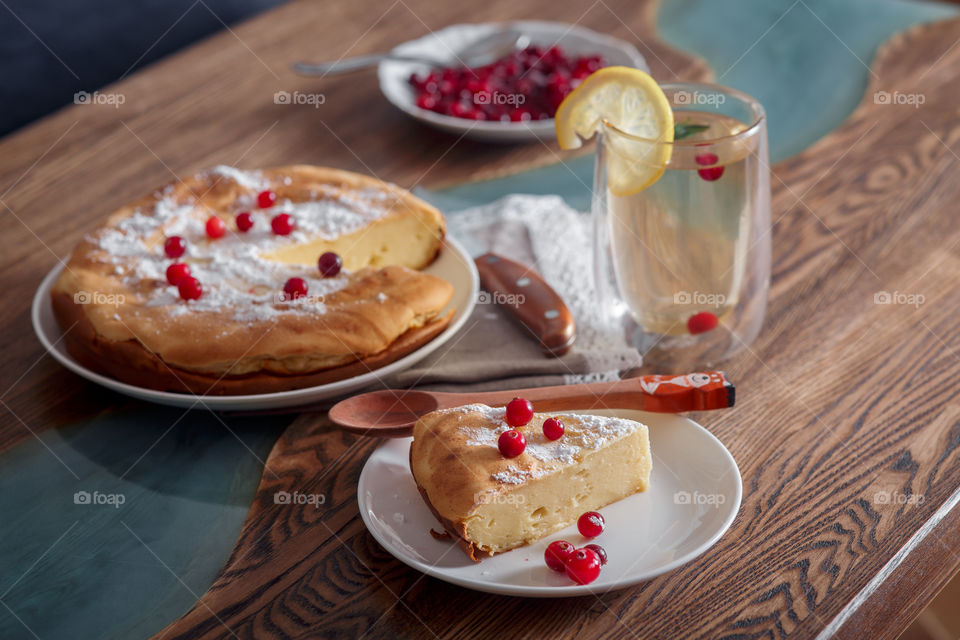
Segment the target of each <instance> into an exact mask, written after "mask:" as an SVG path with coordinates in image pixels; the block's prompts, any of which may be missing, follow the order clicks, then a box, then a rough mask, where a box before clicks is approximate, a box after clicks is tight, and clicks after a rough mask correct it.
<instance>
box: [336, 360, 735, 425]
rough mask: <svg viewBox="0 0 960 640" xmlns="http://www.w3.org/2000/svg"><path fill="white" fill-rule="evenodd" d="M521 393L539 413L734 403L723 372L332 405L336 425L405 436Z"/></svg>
mask: <svg viewBox="0 0 960 640" xmlns="http://www.w3.org/2000/svg"><path fill="white" fill-rule="evenodd" d="M517 396H521V397H523V398H526V399H527V400H529V401H530V402H532V403H533V406H534V407H535V408H536V410H537V411H539V412H551V411H566V410H571V409H642V410H643V411H655V412H658V413H679V412H681V411H706V410H710V409H724V408H726V407H732V406H733V403H734V398H735V390H734V386H733V385H732V384H730V382H729V381H728V380H727V376H726V374H724V373H723V372H721V371H705V372H701V373H688V374H686V375H678V376H672V375H655V376H643V377H640V378H629V379H627V380H617V381H616V382H592V383H589V384H572V385H564V386H557V387H538V388H532V389H511V390H508V391H489V392H484V393H443V392H439V391H417V390H413V389H410V390H404V389H386V390H384V391H372V392H370V393H362V394H360V395H357V396H353V397H352V398H347V399H346V400H341V401H340V402H338V403H337V404H335V405H333V407H332V408H331V409H330V413H329V416H330V420H332V421H333V423H334V424H336V425H338V426H339V427H341V428H343V429H346V430H347V431H350V432H352V433H359V434H361V435H369V436H376V437H383V438H402V437H406V436H410V435H412V433H413V425H414V424H415V423H416V421H417V420H418V419H419V418H420V416H422V415H424V414H426V413H429V412H431V411H436V410H437V409H448V408H450V407H458V406H460V405H464V404H473V403H481V404H486V405H490V406H491V407H502V406H505V405H506V404H507V403H508V402H510V401H511V400H512V399H513V398H516V397H517Z"/></svg>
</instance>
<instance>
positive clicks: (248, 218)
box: [236, 211, 253, 233]
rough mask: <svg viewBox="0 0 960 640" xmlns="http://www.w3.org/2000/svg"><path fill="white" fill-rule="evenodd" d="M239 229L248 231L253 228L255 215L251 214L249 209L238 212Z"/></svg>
mask: <svg viewBox="0 0 960 640" xmlns="http://www.w3.org/2000/svg"><path fill="white" fill-rule="evenodd" d="M236 222H237V229H239V230H240V231H243V232H244V233H246V232H247V231H250V229H253V216H252V215H250V212H249V211H244V212H243V213H238V214H237V220H236Z"/></svg>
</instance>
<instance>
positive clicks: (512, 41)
mask: <svg viewBox="0 0 960 640" xmlns="http://www.w3.org/2000/svg"><path fill="white" fill-rule="evenodd" d="M529 44H530V37H529V36H527V35H525V34H523V33H522V32H520V31H517V30H515V29H504V30H502V31H495V32H494V33H491V34H490V35H486V36H484V37H482V38H478V39H477V40H476V41H474V42H471V43H470V44H469V45H467V46H466V47H464V48H463V49H461V50H460V51H458V52H452V54H453V56H454V60H456V61H457V62H459V63H461V64H463V65H464V66H467V67H477V66H481V65H485V64H489V63H491V62H493V61H494V60H497V59H499V58H502V57H503V56H505V55H507V54H508V53H510V52H511V51H515V50H517V49H524V48H526V47H527V46H529ZM383 60H397V61H400V62H418V63H422V64H429V65H431V66H444V65H448V64H450V62H451V60H449V59H447V60H436V59H431V58H425V57H421V56H410V55H400V54H394V53H373V54H369V55H364V56H356V57H354V58H343V59H341V60H334V61H331V62H319V63H312V62H295V63H293V70H294V71H296V72H297V73H299V74H301V75H305V76H318V75H328V74H336V73H350V72H351V71H357V70H359V69H365V68H367V67H372V66H374V65H377V64H379V63H380V62H381V61H383Z"/></svg>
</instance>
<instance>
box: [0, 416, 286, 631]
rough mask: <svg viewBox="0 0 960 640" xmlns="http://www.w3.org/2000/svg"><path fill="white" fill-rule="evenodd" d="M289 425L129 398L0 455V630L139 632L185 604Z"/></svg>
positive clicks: (215, 567)
mask: <svg viewBox="0 0 960 640" xmlns="http://www.w3.org/2000/svg"><path fill="white" fill-rule="evenodd" d="M289 421H290V418H289V417H287V418H278V417H270V418H244V419H237V418H230V419H226V424H227V425H228V427H229V429H228V427H225V426H224V425H223V423H221V422H220V421H219V420H218V419H217V418H216V417H215V416H213V415H211V414H210V413H207V412H204V411H190V412H184V411H183V410H182V409H170V408H166V407H157V406H150V405H144V404H136V405H133V406H132V407H127V408H125V409H123V410H120V411H116V412H111V413H107V414H104V415H101V416H98V417H96V418H94V419H92V420H91V421H89V422H87V423H78V424H76V425H73V426H70V427H65V428H60V429H50V430H47V431H43V432H40V433H39V434H38V435H39V438H42V440H43V442H40V441H39V440H38V439H36V438H28V439H26V440H24V441H23V442H22V443H20V444H18V445H17V446H15V447H13V448H12V449H10V450H8V451H6V452H4V453H3V454H0V487H2V492H0V514H2V517H0V567H2V570H0V599H2V601H3V604H5V605H6V607H9V610H8V609H7V608H6V607H0V638H32V637H34V636H33V634H36V635H37V636H38V637H40V638H42V639H43V640H48V639H56V638H145V637H149V636H151V635H153V634H154V633H157V632H158V631H160V630H161V629H162V628H163V627H165V626H166V625H168V624H169V623H170V622H171V621H172V620H174V619H176V618H177V617H178V616H180V615H183V614H184V613H186V611H187V610H189V609H190V607H192V606H193V604H194V603H195V602H196V599H197V597H199V596H200V595H202V594H203V593H204V592H206V590H207V589H208V588H209V587H210V584H211V583H212V582H213V579H214V577H215V576H216V574H217V572H218V571H219V570H220V568H221V567H222V566H223V564H224V562H226V560H227V558H228V557H229V554H230V551H231V549H232V548H233V545H234V543H235V542H236V540H237V538H238V537H239V534H240V528H241V525H242V523H243V521H244V519H245V518H246V514H247V512H248V510H249V508H250V503H251V501H252V499H253V496H254V493H255V491H256V488H257V486H258V485H259V482H260V476H261V474H262V473H263V465H262V463H261V460H265V459H266V457H267V455H268V454H269V452H270V449H271V448H272V447H273V444H274V442H275V441H276V439H277V438H278V437H279V435H280V433H282V431H283V428H284V427H285V426H286V425H287V424H288V423H289ZM231 431H232V432H233V433H231ZM11 610H12V611H13V613H11V612H10V611H11ZM14 614H15V616H14ZM18 618H19V619H18ZM28 628H29V630H28Z"/></svg>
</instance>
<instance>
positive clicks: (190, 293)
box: [177, 276, 203, 300]
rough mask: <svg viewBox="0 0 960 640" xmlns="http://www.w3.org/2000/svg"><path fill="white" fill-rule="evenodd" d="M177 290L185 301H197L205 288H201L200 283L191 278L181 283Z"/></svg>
mask: <svg viewBox="0 0 960 640" xmlns="http://www.w3.org/2000/svg"><path fill="white" fill-rule="evenodd" d="M177 290H178V291H179V292H180V297H181V298H183V299H184V300H196V299H197V298H199V297H200V296H201V295H203V287H202V286H200V281H199V280H197V279H196V278H191V277H189V276H188V277H186V278H184V279H183V280H181V281H180V284H178V285H177Z"/></svg>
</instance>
